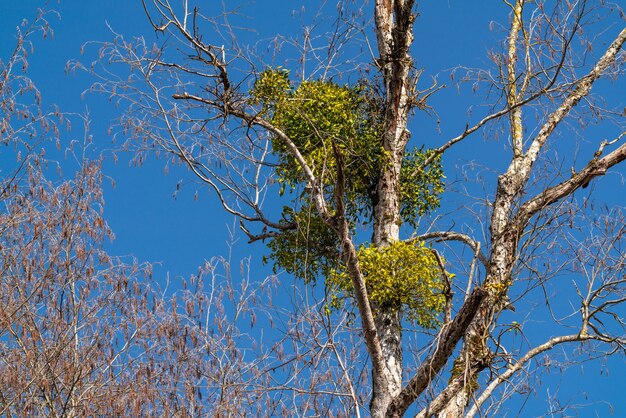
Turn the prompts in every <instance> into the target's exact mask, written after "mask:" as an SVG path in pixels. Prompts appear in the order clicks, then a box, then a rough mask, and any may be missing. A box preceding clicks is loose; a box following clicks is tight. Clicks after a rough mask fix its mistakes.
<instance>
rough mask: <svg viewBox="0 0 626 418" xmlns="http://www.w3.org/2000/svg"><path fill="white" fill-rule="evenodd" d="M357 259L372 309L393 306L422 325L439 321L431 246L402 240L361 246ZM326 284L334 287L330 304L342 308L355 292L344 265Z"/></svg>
mask: <svg viewBox="0 0 626 418" xmlns="http://www.w3.org/2000/svg"><path fill="white" fill-rule="evenodd" d="M358 259H359V264H360V265H361V270H362V272H363V276H364V277H365V285H366V287H367V291H368V294H369V297H370V301H371V302H372V307H373V308H374V311H376V309H377V308H381V307H385V308H392V309H393V310H395V311H400V312H402V313H403V314H404V315H405V317H406V319H407V320H408V321H410V322H412V323H414V324H417V325H419V326H421V327H423V328H435V327H436V326H437V325H438V324H439V320H438V318H439V314H440V313H441V312H442V311H443V309H444V305H445V298H444V296H443V282H442V272H441V269H440V267H439V263H438V262H437V259H436V257H435V255H434V254H433V252H432V250H431V249H430V248H428V247H426V246H425V245H424V244H423V243H417V244H416V243H412V242H404V241H396V242H394V243H392V244H391V245H389V246H387V247H383V248H377V247H374V246H362V247H361V248H360V249H359V250H358ZM327 285H328V286H329V287H330V288H331V289H332V290H333V293H332V294H331V302H330V306H331V308H336V309H337V308H341V307H342V306H343V302H344V301H345V300H346V299H347V298H350V297H351V295H352V294H354V289H353V287H352V281H351V280H350V277H349V276H348V273H347V272H346V271H345V269H340V270H335V271H333V272H332V273H331V274H330V275H329V277H328V278H327Z"/></svg>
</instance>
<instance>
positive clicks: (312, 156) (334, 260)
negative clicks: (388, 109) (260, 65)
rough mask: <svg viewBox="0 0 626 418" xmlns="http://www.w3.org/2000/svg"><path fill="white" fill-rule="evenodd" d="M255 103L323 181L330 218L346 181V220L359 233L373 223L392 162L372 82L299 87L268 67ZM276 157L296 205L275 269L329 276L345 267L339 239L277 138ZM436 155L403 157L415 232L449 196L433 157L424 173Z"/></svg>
mask: <svg viewBox="0 0 626 418" xmlns="http://www.w3.org/2000/svg"><path fill="white" fill-rule="evenodd" d="M250 104H251V105H253V106H256V107H257V108H258V114H259V115H261V116H262V117H263V118H265V119H267V120H268V121H269V122H270V123H271V124H272V125H273V126H274V127H276V128H278V129H280V130H281V131H282V132H283V133H284V134H285V135H287V136H288V137H289V138H290V139H291V141H292V142H293V145H295V146H296V147H297V149H298V150H299V152H300V154H301V155H302V157H303V158H304V160H305V161H306V163H307V165H308V166H309V167H310V168H311V170H312V171H313V173H314V175H315V176H316V178H317V179H318V180H319V181H320V184H319V186H321V188H322V192H323V193H324V194H325V197H326V198H327V199H326V200H327V202H328V203H329V210H330V211H331V212H332V211H333V210H334V208H333V205H334V196H335V187H336V185H337V182H338V181H339V180H342V189H343V195H342V196H341V197H342V199H343V201H344V202H345V210H346V213H345V216H346V218H347V219H348V222H349V223H350V224H351V225H352V227H353V228H354V227H355V226H356V225H367V224H368V223H369V222H371V220H372V216H373V213H374V207H375V205H376V202H377V196H376V188H377V183H378V179H379V176H380V173H381V171H382V170H383V169H384V168H385V167H386V166H387V164H390V161H389V156H388V154H387V153H386V152H385V150H384V149H383V147H382V121H383V115H384V111H385V109H384V100H382V99H381V98H380V97H378V96H377V95H376V93H375V89H374V88H372V87H371V83H369V82H359V83H358V84H357V85H354V86H349V85H339V84H337V83H334V82H332V81H328V80H312V81H303V82H301V83H300V84H299V85H297V86H295V85H294V83H292V82H291V80H290V79H289V72H288V71H286V70H284V69H281V68H278V69H268V70H266V71H264V72H262V73H261V74H260V75H259V76H258V78H257V80H256V82H255V84H254V86H253V88H252V90H251V91H250ZM272 151H273V154H274V156H275V158H276V162H275V169H274V170H275V171H274V174H275V181H276V182H277V183H278V184H279V185H280V189H279V194H280V195H285V193H287V194H292V195H293V205H291V207H285V208H284V209H283V219H284V220H285V222H286V223H287V224H289V225H292V226H293V229H289V230H285V231H282V232H281V233H280V234H277V235H276V236H274V237H272V239H271V242H270V243H269V247H270V250H271V253H270V258H271V259H272V260H273V261H274V263H275V267H278V268H283V269H285V270H286V271H287V272H289V273H292V274H294V275H295V276H296V277H298V278H303V279H305V280H313V279H315V278H317V277H329V275H330V273H331V272H332V271H333V270H336V269H337V268H338V267H337V266H338V265H339V263H340V261H339V254H340V251H339V242H338V240H337V238H336V234H335V232H334V231H332V230H331V229H330V228H328V226H326V225H325V224H324V222H323V221H322V220H321V218H320V217H319V215H318V214H317V213H315V209H314V207H312V205H311V203H310V202H311V196H310V194H309V189H308V188H306V187H305V186H306V177H305V175H304V172H303V170H302V167H301V166H300V164H299V163H298V162H297V161H296V159H295V158H294V156H293V154H292V153H291V150H290V148H289V146H288V144H287V143H285V141H284V140H283V139H282V138H281V137H279V136H275V137H274V138H272ZM432 152H433V151H432V150H423V149H414V150H412V151H409V152H407V153H406V155H405V157H404V161H403V166H402V170H401V173H400V198H401V202H402V205H401V217H402V220H403V222H406V223H408V224H410V225H413V226H415V225H416V224H417V221H418V219H419V217H420V216H422V215H424V214H426V213H428V212H429V211H431V210H432V209H434V208H437V207H438V206H439V195H440V194H441V193H442V192H443V180H442V179H443V171H442V169H441V164H440V160H439V159H438V158H435V160H434V161H433V162H432V163H431V164H430V165H429V166H428V167H424V162H425V161H426V159H427V158H428V157H429V156H430V155H431V154H432ZM338 164H341V171H339V170H338ZM340 172H341V173H342V174H343V176H342V178H341V179H340V178H339V173H340ZM296 191H299V193H296Z"/></svg>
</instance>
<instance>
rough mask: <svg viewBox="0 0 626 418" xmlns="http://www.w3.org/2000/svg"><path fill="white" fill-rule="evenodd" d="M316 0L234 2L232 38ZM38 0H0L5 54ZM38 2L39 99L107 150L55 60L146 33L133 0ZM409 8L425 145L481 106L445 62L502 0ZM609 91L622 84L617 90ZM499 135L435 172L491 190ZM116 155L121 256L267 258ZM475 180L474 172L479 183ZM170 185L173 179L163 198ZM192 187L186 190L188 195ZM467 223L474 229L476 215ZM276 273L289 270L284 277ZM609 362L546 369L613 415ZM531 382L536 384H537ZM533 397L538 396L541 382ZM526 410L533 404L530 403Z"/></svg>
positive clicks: (485, 42) (483, 60)
mask: <svg viewBox="0 0 626 418" xmlns="http://www.w3.org/2000/svg"><path fill="white" fill-rule="evenodd" d="M206 3H207V4H211V3H212V2H211V1H209V2H206ZM316 3H318V2H315V1H307V2H296V1H288V0H272V1H270V0H259V1H256V2H254V1H250V2H246V3H245V6H244V7H243V8H242V14H243V15H244V16H242V17H240V18H239V20H238V21H237V23H238V24H240V25H241V26H245V27H248V28H253V29H254V30H253V31H246V30H242V31H241V34H240V36H241V38H240V39H241V41H242V42H244V43H245V42H250V43H255V42H258V41H259V40H260V41H261V42H268V43H269V40H270V39H271V38H273V37H274V36H275V35H276V33H278V32H280V33H283V34H287V35H289V34H294V33H298V31H300V28H301V27H302V25H303V24H304V25H307V24H309V23H310V22H311V21H312V20H313V17H314V14H315V12H316V9H317V7H316ZM41 4H43V3H42V2H38V1H34V0H33V1H30V0H23V1H13V0H0V9H1V10H2V13H1V14H0V57H5V56H6V55H7V53H8V51H10V49H11V48H12V46H13V40H14V36H15V30H16V26H17V25H18V24H19V23H20V21H21V19H22V18H32V17H33V16H34V13H35V12H34V8H35V7H37V6H38V5H41ZM215 4H218V2H215ZM50 6H51V7H52V8H53V9H54V10H56V11H58V13H59V17H56V16H54V15H51V16H50V17H49V20H50V24H51V26H52V27H53V28H54V30H55V33H54V37H53V38H52V39H41V37H40V36H36V37H34V38H33V40H34V54H33V55H32V56H31V57H30V69H29V73H28V74H29V76H30V77H31V78H32V79H33V80H34V81H35V83H36V84H37V85H38V87H39V89H40V90H41V91H42V93H43V97H44V107H45V106H51V105H52V104H58V105H59V106H60V108H61V110H62V111H64V112H69V113H80V114H85V113H88V114H89V115H90V116H91V120H92V124H91V128H90V134H91V135H93V138H94V144H95V146H94V148H93V153H94V156H96V155H98V153H100V152H105V155H110V151H108V150H111V149H113V148H114V147H115V144H113V143H112V142H111V138H110V136H109V135H108V134H107V131H108V128H109V125H110V124H111V121H112V120H114V119H115V117H116V116H119V114H120V109H118V108H116V107H115V105H114V104H113V103H111V102H110V101H109V100H108V98H106V97H102V96H98V95H94V94H87V95H86V96H83V95H82V93H83V92H84V91H85V90H86V89H87V88H88V87H89V85H90V84H91V82H92V81H93V79H92V78H91V76H90V75H89V74H88V73H85V72H77V73H76V74H69V75H68V74H67V73H66V71H65V68H66V63H67V62H68V61H69V60H73V59H78V60H81V61H83V62H89V61H91V60H93V59H94V58H95V54H96V53H97V46H91V47H87V48H86V50H85V51H86V52H85V55H81V47H82V46H83V45H84V44H85V43H86V42H91V41H109V40H111V39H113V36H114V34H113V33H112V31H115V32H116V33H119V34H122V35H123V36H124V37H125V38H127V39H128V38H131V37H133V36H146V37H147V38H153V39H155V40H157V38H156V37H155V34H154V32H153V31H152V29H151V28H150V27H149V25H148V22H147V21H146V19H145V17H144V13H143V10H142V8H141V3H140V2H139V1H124V2H122V1H120V0H118V1H104V0H98V1H96V0H91V1H85V0H63V1H61V2H60V3H57V2H50ZM418 7H419V9H418V10H419V12H420V17H419V18H418V20H417V22H416V26H415V43H414V48H413V50H414V53H415V57H416V62H417V65H418V67H421V68H424V69H425V72H424V76H423V77H424V80H428V79H429V78H430V77H437V79H438V80H439V81H440V82H442V83H447V84H449V85H450V86H449V87H448V88H447V89H445V91H444V92H442V93H441V94H437V95H435V96H434V98H433V100H432V101H431V102H430V104H431V105H432V106H433V107H434V108H435V110H436V111H437V114H438V116H439V118H440V120H441V125H438V124H437V123H436V121H437V118H436V117H433V116H429V115H425V114H418V115H416V117H415V118H414V120H413V122H412V125H411V127H410V128H411V130H412V132H413V136H414V141H419V142H417V143H425V144H426V145H427V146H435V145H437V144H439V143H442V142H443V141H445V140H446V139H447V138H449V137H451V136H454V135H455V134H458V133H460V132H462V130H463V128H464V127H465V124H466V123H468V122H472V121H476V119H477V117H478V116H476V115H479V114H483V113H484V112H485V110H484V109H480V106H478V107H475V108H474V112H475V113H476V115H474V113H472V114H468V111H467V110H468V107H469V106H470V105H472V104H475V103H476V98H477V97H479V98H480V97H481V95H482V93H480V92H479V94H478V95H472V94H466V93H468V90H469V87H463V88H462V89H461V92H462V93H463V94H459V93H457V90H456V87H455V85H454V84H455V82H454V81H453V80H451V79H450V70H451V69H452V68H454V67H456V66H458V65H464V66H467V67H480V66H485V65H488V59H487V51H488V50H489V49H491V48H493V47H494V46H495V42H496V41H497V40H498V39H499V38H500V37H501V35H502V32H501V31H498V30H491V29H490V22H492V21H499V22H501V23H506V16H507V7H506V6H504V5H503V3H502V2H496V1H489V2H482V1H480V2H477V1H473V2H472V1H461V0H449V1H434V0H431V1H423V2H419V6H418ZM331 9H332V8H331ZM617 29H618V28H616V27H615V26H612V27H607V28H606V31H607V32H608V33H616V30H617ZM609 38H610V37H607V38H606V39H609ZM603 39H604V38H603ZM603 47H604V45H602V44H600V45H599V46H598V48H597V51H602V49H603ZM277 65H286V66H288V62H284V63H280V62H279V63H277ZM428 84H429V82H428V81H424V85H425V86H427V85H428ZM596 91H599V92H609V93H611V94H609V97H610V99H611V100H612V101H613V102H617V103H619V102H620V101H621V103H624V94H623V92H626V82H625V81H624V80H623V79H622V80H621V81H619V82H618V83H613V84H612V83H610V82H603V83H600V84H599V86H598V89H596ZM617 92H622V94H621V96H620V95H619V94H617ZM479 103H480V101H479ZM77 125H78V123H75V126H74V129H73V130H72V131H71V132H67V133H64V134H63V141H64V142H65V143H69V141H70V140H72V139H74V138H81V137H82V135H83V131H82V129H81V127H80V126H77ZM590 132H591V133H592V134H593V137H596V138H597V137H600V138H611V137H613V136H615V134H616V133H617V131H616V130H615V129H612V128H611V127H610V125H609V127H608V128H607V129H606V130H604V129H598V128H593V129H592V130H591V131H590ZM567 139H568V138H565V140H567ZM582 139H583V141H582V145H580V153H581V157H580V160H579V161H583V157H584V156H585V155H587V154H585V153H584V152H585V151H587V150H589V149H592V148H593V146H594V144H596V143H597V142H596V141H595V138H592V137H584V138H582ZM505 145H506V144H505V142H504V141H502V142H501V143H500V142H498V141H497V140H496V139H494V138H493V137H490V135H486V138H483V137H482V136H481V135H480V134H479V135H476V136H475V137H474V138H473V139H471V140H469V141H466V142H465V143H463V144H461V145H459V146H458V147H456V148H454V149H453V150H452V151H451V152H450V153H449V154H446V159H445V166H446V173H447V175H448V181H449V182H451V183H454V186H452V189H456V190H459V189H460V186H463V187H467V188H468V190H471V191H473V192H477V193H478V195H479V196H480V195H481V194H482V195H484V196H489V195H490V194H491V193H493V191H494V190H493V187H494V186H495V182H494V179H495V178H496V175H497V171H498V170H500V171H501V170H502V169H503V168H504V167H505V165H506V164H508V161H509V156H508V154H506V151H505V150H506V146H505ZM560 151H563V152H569V151H572V149H571V147H567V146H566V147H564V148H562V149H560ZM118 157H119V161H118V162H117V163H113V161H112V159H110V158H109V159H107V161H106V163H105V166H104V170H105V174H106V175H107V176H109V177H110V179H111V182H107V184H106V186H105V200H106V209H105V217H106V219H107V221H108V222H109V224H110V226H111V227H112V229H113V231H114V232H115V235H116V240H115V241H114V242H113V243H111V244H110V245H109V250H110V252H112V253H113V254H116V255H133V256H135V257H137V258H138V259H139V260H140V261H148V262H152V263H157V268H156V269H155V277H156V278H157V280H159V279H160V280H165V277H166V276H167V275H168V274H169V275H170V277H171V279H172V280H175V278H176V277H179V276H184V277H187V276H189V275H190V274H192V273H194V272H195V271H196V270H197V267H198V266H199V265H201V264H202V263H203V261H204V260H205V259H209V258H211V257H213V256H228V255H229V253H230V251H232V254H233V258H234V259H238V258H240V257H243V256H247V255H253V258H254V260H255V261H254V263H255V264H254V265H255V266H256V270H255V271H256V272H258V274H260V275H262V274H267V273H269V269H268V268H267V267H266V266H262V265H261V262H260V260H261V257H262V255H263V254H265V253H266V249H265V248H264V247H263V245H262V244H260V243H256V244H253V245H251V246H249V245H245V244H244V243H245V241H246V238H245V236H243V235H242V234H241V233H238V232H237V224H236V222H235V220H234V219H233V218H232V217H231V216H229V215H227V214H226V213H225V212H224V211H222V210H221V208H220V207H219V205H218V202H216V201H215V200H213V199H212V198H211V195H210V194H209V193H208V192H207V190H206V189H205V188H203V187H202V186H200V185H198V184H197V183H196V182H195V181H194V180H193V178H191V177H190V175H189V174H188V173H187V172H186V171H185V170H180V169H173V170H171V171H170V172H169V174H167V175H165V174H164V168H163V162H162V161H154V160H149V161H148V162H147V163H146V164H145V165H143V166H142V167H139V168H137V167H131V166H130V165H129V156H128V155H125V154H123V153H122V154H118ZM0 158H1V157H0ZM58 158H59V161H60V163H61V165H62V166H64V167H67V169H66V172H67V171H68V170H69V171H71V167H72V163H71V162H68V161H66V160H64V159H63V157H62V156H61V155H59V156H58ZM463 170H468V172H469V176H470V177H471V178H472V179H475V181H472V182H470V183H467V184H465V183H464V178H463V176H462V175H461V174H459V173H460V172H462V171H463ZM494 170H495V171H494ZM622 175H626V168H624V167H620V168H618V169H616V170H614V171H613V173H612V174H610V175H609V176H607V178H606V179H602V181H601V182H597V183H598V184H597V185H596V184H594V185H593V187H592V188H591V189H593V190H594V195H593V198H594V199H596V200H597V201H598V202H599V203H603V204H606V205H609V206H613V205H624V204H626V198H625V195H626V194H625V193H624V184H623V180H622V177H621V176H622ZM481 179H484V181H485V187H486V188H485V189H484V190H483V184H482V180H481ZM113 183H114V184H115V186H113V185H112V184H113ZM177 185H180V186H181V189H180V191H179V192H178V193H177V195H176V198H173V194H174V192H175V191H176V190H177ZM196 193H197V196H198V198H197V199H196V198H195V197H194V196H195V195H196ZM585 193H588V191H587V192H585ZM579 196H580V195H579ZM450 201H451V203H448V204H447V206H445V207H443V208H442V211H443V212H449V211H453V210H455V209H456V207H457V205H460V204H462V203H464V202H466V201H464V200H463V198H462V197H460V195H458V194H457V195H454V196H452V198H451V199H450ZM463 221H464V218H461V219H458V222H459V223H461V222H463ZM474 227H475V228H476V229H478V228H479V226H478V225H474ZM231 232H234V233H235V234H234V239H235V240H236V242H237V245H234V246H231V245H230V244H232V242H231V239H230V237H231ZM283 278H284V279H285V280H290V279H289V278H288V277H286V276H283ZM547 333H548V334H549V331H548V332H547ZM620 372H626V367H625V366H624V360H623V359H618V358H614V359H612V360H610V362H609V363H608V364H607V365H603V364H600V365H597V364H595V365H589V364H588V365H585V366H580V367H574V368H572V369H571V370H569V371H568V372H567V373H566V374H565V375H564V376H563V377H562V378H561V377H554V376H553V379H554V380H555V384H556V383H557V382H559V381H560V383H561V386H560V390H561V391H565V392H566V393H570V392H571V393H572V395H571V396H572V397H574V398H575V399H576V400H578V398H576V397H577V396H579V394H580V392H577V391H576V390H575V389H573V387H574V386H570V385H569V384H568V382H570V381H571V382H575V381H578V380H584V381H586V382H587V384H588V392H589V393H590V394H591V395H590V399H591V400H587V401H585V400H584V399H581V401H580V402H581V403H586V402H590V403H591V402H595V400H597V399H600V398H605V399H606V398H609V400H610V401H611V402H613V406H614V407H615V415H614V416H626V401H625V400H624V399H623V396H622V392H623V390H624V389H625V385H624V383H623V382H624V380H623V379H615V378H613V379H610V380H609V379H607V378H606V374H607V373H608V374H610V375H611V376H615V375H616V374H619V373H620ZM608 382H611V384H610V386H607V383H608ZM619 382H621V384H620V383H619ZM578 386H579V385H576V386H575V387H578ZM542 390H543V391H545V388H543V389H542ZM551 390H554V387H553V388H551ZM540 397H541V398H542V399H543V398H544V397H545V392H542V393H541V394H540ZM566 398H567V396H566ZM594 399H595V400H594ZM536 408H537V409H536V411H543V410H545V403H542V402H538V403H537V405H536ZM596 409H597V411H599V413H600V415H599V416H606V415H604V414H606V412H607V411H608V409H607V408H606V407H604V406H602V405H600V406H597V408H596ZM530 411H533V409H532V406H531V408H530ZM620 411H621V414H620ZM526 413H529V412H528V411H527V412H526ZM513 416H514V415H513ZM521 416H533V415H532V412H531V413H530V415H525V414H522V415H521ZM583 416H587V415H583Z"/></svg>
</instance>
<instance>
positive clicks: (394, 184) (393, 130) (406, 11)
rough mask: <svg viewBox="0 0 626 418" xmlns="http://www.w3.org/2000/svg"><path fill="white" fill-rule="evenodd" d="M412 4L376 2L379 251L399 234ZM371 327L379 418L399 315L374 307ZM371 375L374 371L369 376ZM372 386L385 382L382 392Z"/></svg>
mask: <svg viewBox="0 0 626 418" xmlns="http://www.w3.org/2000/svg"><path fill="white" fill-rule="evenodd" d="M413 4H414V0H377V1H376V6H375V21H376V39H377V43H378V51H379V54H380V57H379V59H378V62H377V64H378V67H379V69H380V71H381V73H382V75H383V80H384V87H385V94H386V97H385V119H384V127H383V132H382V146H383V149H384V150H385V152H386V154H387V157H388V160H387V163H386V164H383V167H381V172H380V175H379V180H378V184H377V188H376V192H377V198H378V200H377V203H376V206H375V207H374V231H373V239H372V241H373V244H374V245H375V246H377V247H385V246H387V245H389V244H390V243H392V242H393V241H396V240H398V239H399V238H400V237H399V231H400V223H401V220H400V169H401V166H402V158H403V156H404V149H405V147H406V144H407V142H408V140H409V138H410V133H409V131H408V130H407V127H406V126H407V120H408V114H409V110H410V103H409V90H408V86H409V84H410V80H409V77H410V70H411V68H412V65H413V63H412V60H411V58H410V55H409V48H410V46H411V43H412V41H413V20H414V16H413V14H412V8H413ZM376 311H377V313H376V328H377V332H378V335H379V338H380V343H381V348H382V352H383V359H384V364H385V367H384V370H383V373H384V374H385V376H384V378H383V379H376V376H372V377H373V379H372V380H373V382H374V385H373V393H372V400H371V403H370V411H371V414H372V416H373V417H382V416H384V415H385V413H386V410H387V408H388V405H389V403H390V402H391V401H392V400H393V398H395V397H396V396H398V395H399V394H400V391H401V390H402V326H401V321H402V315H401V313H400V312H398V310H397V307H391V306H389V307H388V306H378V307H377V310H376ZM373 373H374V371H373ZM376 381H382V382H385V387H381V386H379V385H377V384H376V383H375V382H376Z"/></svg>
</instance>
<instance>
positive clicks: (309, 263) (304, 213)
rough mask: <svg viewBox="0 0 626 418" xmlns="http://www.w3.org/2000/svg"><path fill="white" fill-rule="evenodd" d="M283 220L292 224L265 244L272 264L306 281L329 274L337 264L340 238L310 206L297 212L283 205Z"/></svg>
mask: <svg viewBox="0 0 626 418" xmlns="http://www.w3.org/2000/svg"><path fill="white" fill-rule="evenodd" d="M283 218H284V219H285V221H287V222H289V223H292V224H294V225H295V228H294V229H289V230H286V231H283V232H282V233H281V234H280V236H279V237H276V238H274V239H272V240H271V241H270V242H269V243H268V247H269V249H270V251H271V253H270V257H271V258H272V260H273V261H274V263H275V267H281V268H283V269H285V271H286V272H287V273H289V274H293V275H294V276H295V277H296V278H298V279H302V280H304V281H305V282H310V281H313V280H315V279H316V278H317V277H318V276H319V275H320V274H321V275H324V276H325V275H328V274H330V273H331V271H333V270H334V269H337V268H338V266H339V262H340V261H339V257H338V254H339V239H338V238H337V234H336V233H335V232H334V231H332V230H331V229H329V228H328V227H327V226H326V225H325V224H324V221H323V220H322V219H321V218H320V217H319V215H318V214H317V212H316V210H315V209H314V208H312V207H311V205H306V206H305V207H303V208H302V209H300V210H299V211H294V210H293V209H291V208H289V207H284V208H283Z"/></svg>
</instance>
